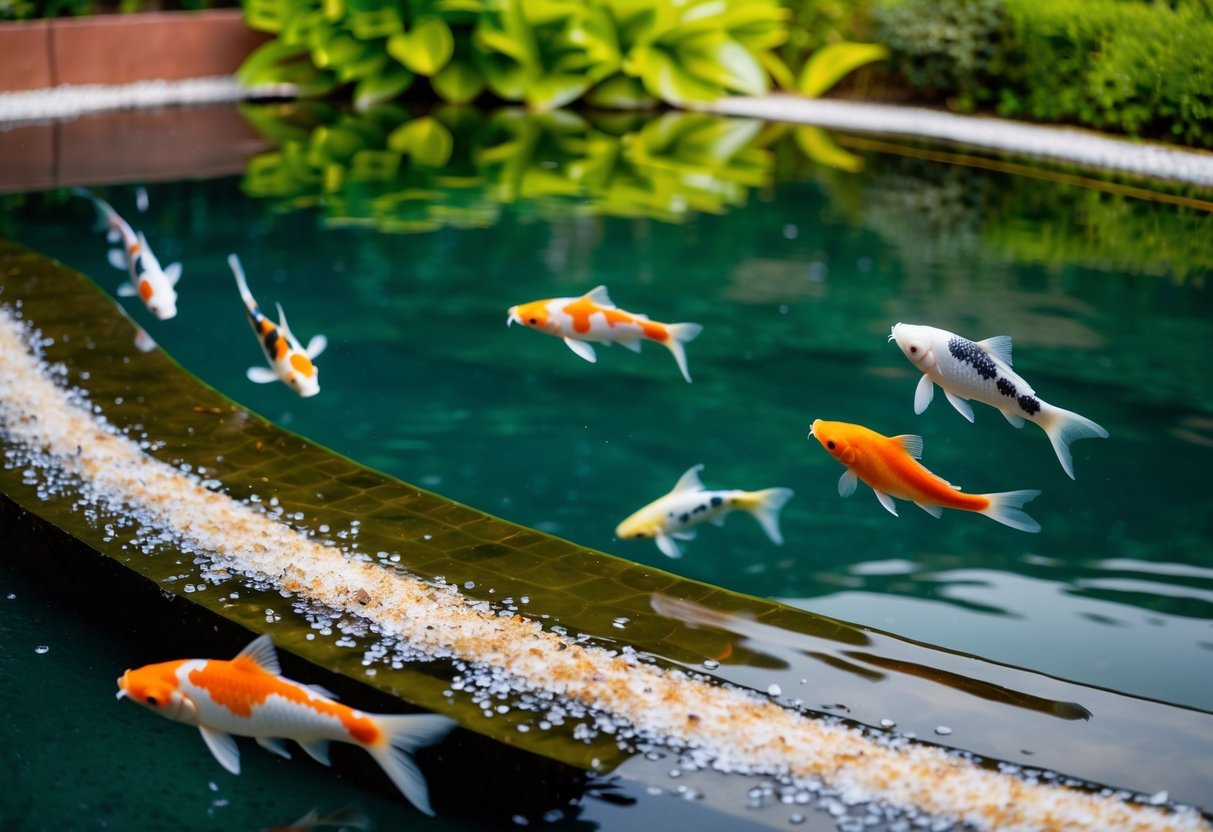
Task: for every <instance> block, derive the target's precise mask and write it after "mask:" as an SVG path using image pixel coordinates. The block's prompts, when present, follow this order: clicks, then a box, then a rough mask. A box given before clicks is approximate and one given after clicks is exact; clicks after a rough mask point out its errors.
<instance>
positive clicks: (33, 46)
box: [0, 20, 55, 92]
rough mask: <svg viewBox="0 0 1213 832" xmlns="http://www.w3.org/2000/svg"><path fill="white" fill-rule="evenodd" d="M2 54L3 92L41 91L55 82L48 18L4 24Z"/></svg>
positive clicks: (0, 26) (0, 43)
mask: <svg viewBox="0 0 1213 832" xmlns="http://www.w3.org/2000/svg"><path fill="white" fill-rule="evenodd" d="M0 55H3V56H4V57H3V58H0V91H2V92H20V91H22V90H40V89H42V88H43V87H49V86H51V85H53V84H54V83H55V79H54V77H53V76H52V75H51V59H50V24H49V23H48V22H47V21H45V20H31V21H28V22H24V23H0Z"/></svg>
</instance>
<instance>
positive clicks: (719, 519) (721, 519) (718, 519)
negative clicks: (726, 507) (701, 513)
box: [708, 514, 729, 526]
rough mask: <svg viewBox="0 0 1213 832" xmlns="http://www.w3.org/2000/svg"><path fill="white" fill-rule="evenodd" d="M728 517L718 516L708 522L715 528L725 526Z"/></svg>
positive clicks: (724, 515)
mask: <svg viewBox="0 0 1213 832" xmlns="http://www.w3.org/2000/svg"><path fill="white" fill-rule="evenodd" d="M728 516H729V515H728V514H717V515H716V516H715V517H713V518H712V519H711V520H709V521H708V522H709V523H711V524H712V525H713V526H723V525H724V521H725V519H727V518H728Z"/></svg>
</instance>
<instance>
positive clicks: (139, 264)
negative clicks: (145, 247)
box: [131, 254, 147, 278]
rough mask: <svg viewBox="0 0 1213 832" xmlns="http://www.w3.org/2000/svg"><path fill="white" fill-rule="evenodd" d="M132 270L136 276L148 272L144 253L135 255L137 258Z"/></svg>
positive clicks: (141, 275)
mask: <svg viewBox="0 0 1213 832" xmlns="http://www.w3.org/2000/svg"><path fill="white" fill-rule="evenodd" d="M131 271H133V272H134V273H135V277H136V278H140V277H143V275H144V274H145V273H146V272H147V264H146V263H144V262H143V255H141V254H136V255H135V259H134V261H133V262H132V263H131Z"/></svg>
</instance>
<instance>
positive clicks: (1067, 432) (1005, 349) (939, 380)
mask: <svg viewBox="0 0 1213 832" xmlns="http://www.w3.org/2000/svg"><path fill="white" fill-rule="evenodd" d="M889 340H890V341H896V342H897V346H898V347H900V348H901V351H902V353H904V354H905V357H906V358H908V359H910V362H911V363H912V364H913V365H914V366H915V367H917V368H918V369H919V370H921V371H922V373H923V376H922V378H921V379H919V381H918V389H917V390H916V391H915V392H914V412H915V413H922V412H923V411H924V410H926V409H927V405H929V404H930V403H931V398H932V397H933V395H934V390H935V385H936V384H938V385H939V386H940V387H942V388H943V392H944V395H945V396H947V397H948V401H949V402H950V403H951V404H952V407H954V408H956V410H957V411H958V412H959V413H960V415H961V416H964V417H965V418H966V419H968V420H969V421H970V422H972V421H973V408H972V407H970V406H969V403H968V402H967V401H966V399H975V400H977V401H979V402H983V403H985V404H988V405H990V406H991V407H993V408H996V409H997V410H999V411H1000V412H1001V413H1002V415H1003V416H1005V417H1006V419H1007V421H1008V422H1010V423H1011V424H1012V425H1014V426H1015V427H1017V428H1021V427H1023V423H1024V420H1027V421H1030V422H1033V423H1034V424H1037V425H1039V426H1040V427H1041V429H1042V430H1044V432H1045V433H1046V434H1047V435H1048V437H1049V441H1050V442H1052V443H1053V451H1054V452H1055V453H1056V454H1057V460H1058V461H1059V462H1060V463H1061V467H1062V469H1064V470H1065V472H1066V473H1067V474H1069V476H1070V479H1074V462H1073V459H1072V458H1071V456H1070V443H1071V442H1073V441H1074V440H1075V439H1086V438H1088V437H1099V438H1101V439H1106V438H1107V436H1108V432H1107V431H1106V430H1104V429H1103V428H1102V427H1100V426H1099V425H1097V424H1096V423H1095V422H1092V421H1091V420H1090V419H1088V418H1086V417H1085V416H1079V415H1078V414H1077V413H1073V412H1071V411H1069V410H1063V409H1061V408H1060V407H1054V406H1053V405H1051V404H1049V403H1048V402H1046V401H1044V400H1043V399H1041V398H1040V397H1039V396H1037V395H1036V392H1035V391H1034V390H1033V389H1032V386H1031V385H1030V384H1028V383H1027V382H1026V381H1024V380H1023V378H1022V377H1020V376H1019V375H1018V374H1017V373H1016V372H1015V371H1014V370H1012V369H1011V338H1010V337H1009V336H1007V335H999V336H996V337H994V338H987V339H985V340H984V341H970V340H969V339H967V338H963V337H961V336H959V335H957V334H956V333H954V332H948V331H947V330H946V329H937V328H936V327H933V326H923V325H919V324H902V323H899V324H894V325H893V330H892V332H891V333H890V334H889Z"/></svg>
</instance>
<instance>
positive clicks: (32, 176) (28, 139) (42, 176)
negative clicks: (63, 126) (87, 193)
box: [0, 124, 56, 193]
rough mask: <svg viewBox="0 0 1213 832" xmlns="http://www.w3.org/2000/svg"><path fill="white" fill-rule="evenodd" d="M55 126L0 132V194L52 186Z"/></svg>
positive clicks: (37, 126)
mask: <svg viewBox="0 0 1213 832" xmlns="http://www.w3.org/2000/svg"><path fill="white" fill-rule="evenodd" d="M55 130H56V128H55V126H54V125H52V124H22V125H17V126H15V127H10V128H8V129H0V193H3V192H7V191H18V192H19V191H40V190H43V189H45V188H53V187H55Z"/></svg>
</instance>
